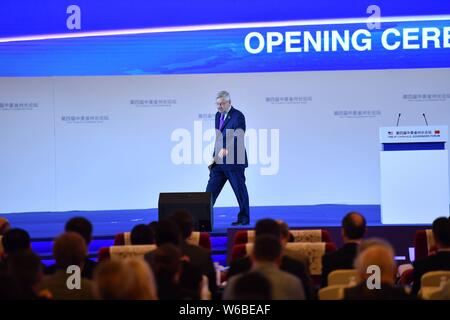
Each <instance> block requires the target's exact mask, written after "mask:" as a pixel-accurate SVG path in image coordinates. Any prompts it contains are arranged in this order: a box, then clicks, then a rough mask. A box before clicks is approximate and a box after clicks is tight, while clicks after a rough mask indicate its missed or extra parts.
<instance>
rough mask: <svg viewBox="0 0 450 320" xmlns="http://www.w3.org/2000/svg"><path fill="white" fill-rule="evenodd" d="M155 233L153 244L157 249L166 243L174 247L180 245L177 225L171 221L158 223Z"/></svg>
mask: <svg viewBox="0 0 450 320" xmlns="http://www.w3.org/2000/svg"><path fill="white" fill-rule="evenodd" d="M155 231H156V232H155V243H156V245H157V246H158V247H159V246H161V245H163V244H166V243H171V244H173V245H175V246H179V245H180V241H181V232H180V229H179V228H178V225H177V224H176V223H175V222H173V221H172V220H170V219H168V220H161V221H159V222H158V224H157V225H156V230H155Z"/></svg>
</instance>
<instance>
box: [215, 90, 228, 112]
mask: <svg viewBox="0 0 450 320" xmlns="http://www.w3.org/2000/svg"><path fill="white" fill-rule="evenodd" d="M216 106H217V111H219V112H220V113H223V112H228V110H230V107H231V98H230V94H229V93H228V92H227V91H219V92H218V93H217V97H216Z"/></svg>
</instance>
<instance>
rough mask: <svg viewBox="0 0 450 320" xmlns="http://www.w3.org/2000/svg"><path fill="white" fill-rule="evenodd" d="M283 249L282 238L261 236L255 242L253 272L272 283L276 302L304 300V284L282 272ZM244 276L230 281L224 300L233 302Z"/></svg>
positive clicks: (273, 296)
mask: <svg viewBox="0 0 450 320" xmlns="http://www.w3.org/2000/svg"><path fill="white" fill-rule="evenodd" d="M281 259H282V247H281V243H280V238H279V237H275V236H273V235H260V236H258V237H257V238H256V240H255V245H254V248H253V252H252V262H253V264H252V270H253V271H257V272H259V273H260V274H262V275H263V276H264V277H266V278H267V280H268V281H269V282H270V285H271V288H272V298H273V299H274V300H304V299H305V292H304V289H303V285H302V282H301V281H300V280H299V279H298V278H297V277H295V276H294V275H292V274H290V273H288V272H285V271H282V270H280V268H279V266H280V264H281ZM240 277H242V275H237V276H234V277H231V278H230V279H229V282H228V285H227V287H226V288H225V292H224V297H223V298H224V300H231V299H232V298H233V292H234V291H235V288H234V286H235V284H236V281H238V280H239V278H240Z"/></svg>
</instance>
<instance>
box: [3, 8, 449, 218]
mask: <svg viewBox="0 0 450 320" xmlns="http://www.w3.org/2000/svg"><path fill="white" fill-rule="evenodd" d="M241 2H244V3H241ZM377 2H378V3H377V4H371V3H368V2H367V1H351V2H347V1H325V0H321V1H315V2H314V4H313V3H306V2H305V3H303V1H300V2H299V1H281V2H277V3H272V2H271V1H231V0H229V1H225V0H222V1H215V2H214V3H211V1H209V2H206V1H181V0H171V1H164V3H158V4H155V3H153V1H143V0H141V1H133V5H129V4H126V3H122V4H120V3H116V2H114V3H110V2H109V1H95V2H92V1H74V2H67V3H65V2H64V1H61V2H58V4H55V3H54V2H51V1H41V2H38V3H36V2H33V1H19V2H17V1H9V0H8V1H2V3H1V4H0V9H1V10H0V18H1V19H0V21H1V22H0V135H1V138H0V150H1V156H0V212H1V213H11V212H40V211H50V212H53V211H54V212H57V211H69V210H89V211H90V210H129V209H147V208H156V207H157V205H158V196H159V193H160V192H196V191H205V188H206V183H207V181H208V175H209V171H208V168H207V166H208V164H209V162H210V160H211V156H212V151H213V146H214V140H215V130H214V117H215V113H216V105H215V98H216V93H217V92H218V91H221V90H227V91H229V92H230V94H231V100H232V105H233V106H234V107H235V108H237V109H239V110H240V111H242V112H243V113H244V115H245V117H246V125H247V130H246V136H245V144H246V149H247V154H248V161H249V167H248V169H247V170H246V178H247V187H248V191H249V196H250V205H251V206H294V205H314V204H357V205H378V204H380V157H379V153H380V150H381V145H380V141H379V128H380V127H384V126H395V125H396V124H397V122H398V123H399V125H402V126H407V125H425V118H424V116H425V117H426V119H427V121H428V123H429V124H435V125H446V126H449V125H450V3H447V2H444V1H429V2H427V3H426V4H424V3H423V2H422V1H412V2H410V3H409V4H407V5H405V4H404V2H402V3H400V2H398V4H395V2H394V3H393V2H392V1H377ZM318 8H320V10H319V9H318ZM399 114H401V117H399ZM216 205H217V206H219V207H228V206H236V205H237V204H236V200H235V196H234V194H233V192H232V190H231V187H229V186H228V185H226V187H225V189H224V192H223V193H222V194H221V197H219V199H218V201H217V204H216Z"/></svg>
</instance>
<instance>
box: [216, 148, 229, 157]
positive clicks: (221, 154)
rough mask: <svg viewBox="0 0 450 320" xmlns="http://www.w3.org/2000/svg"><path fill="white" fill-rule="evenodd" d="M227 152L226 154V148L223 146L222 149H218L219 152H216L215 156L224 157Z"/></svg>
mask: <svg viewBox="0 0 450 320" xmlns="http://www.w3.org/2000/svg"><path fill="white" fill-rule="evenodd" d="M227 154H228V150H227V149H225V148H223V149H220V151H219V154H218V155H217V156H218V157H219V158H223V157H226V156H227Z"/></svg>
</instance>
